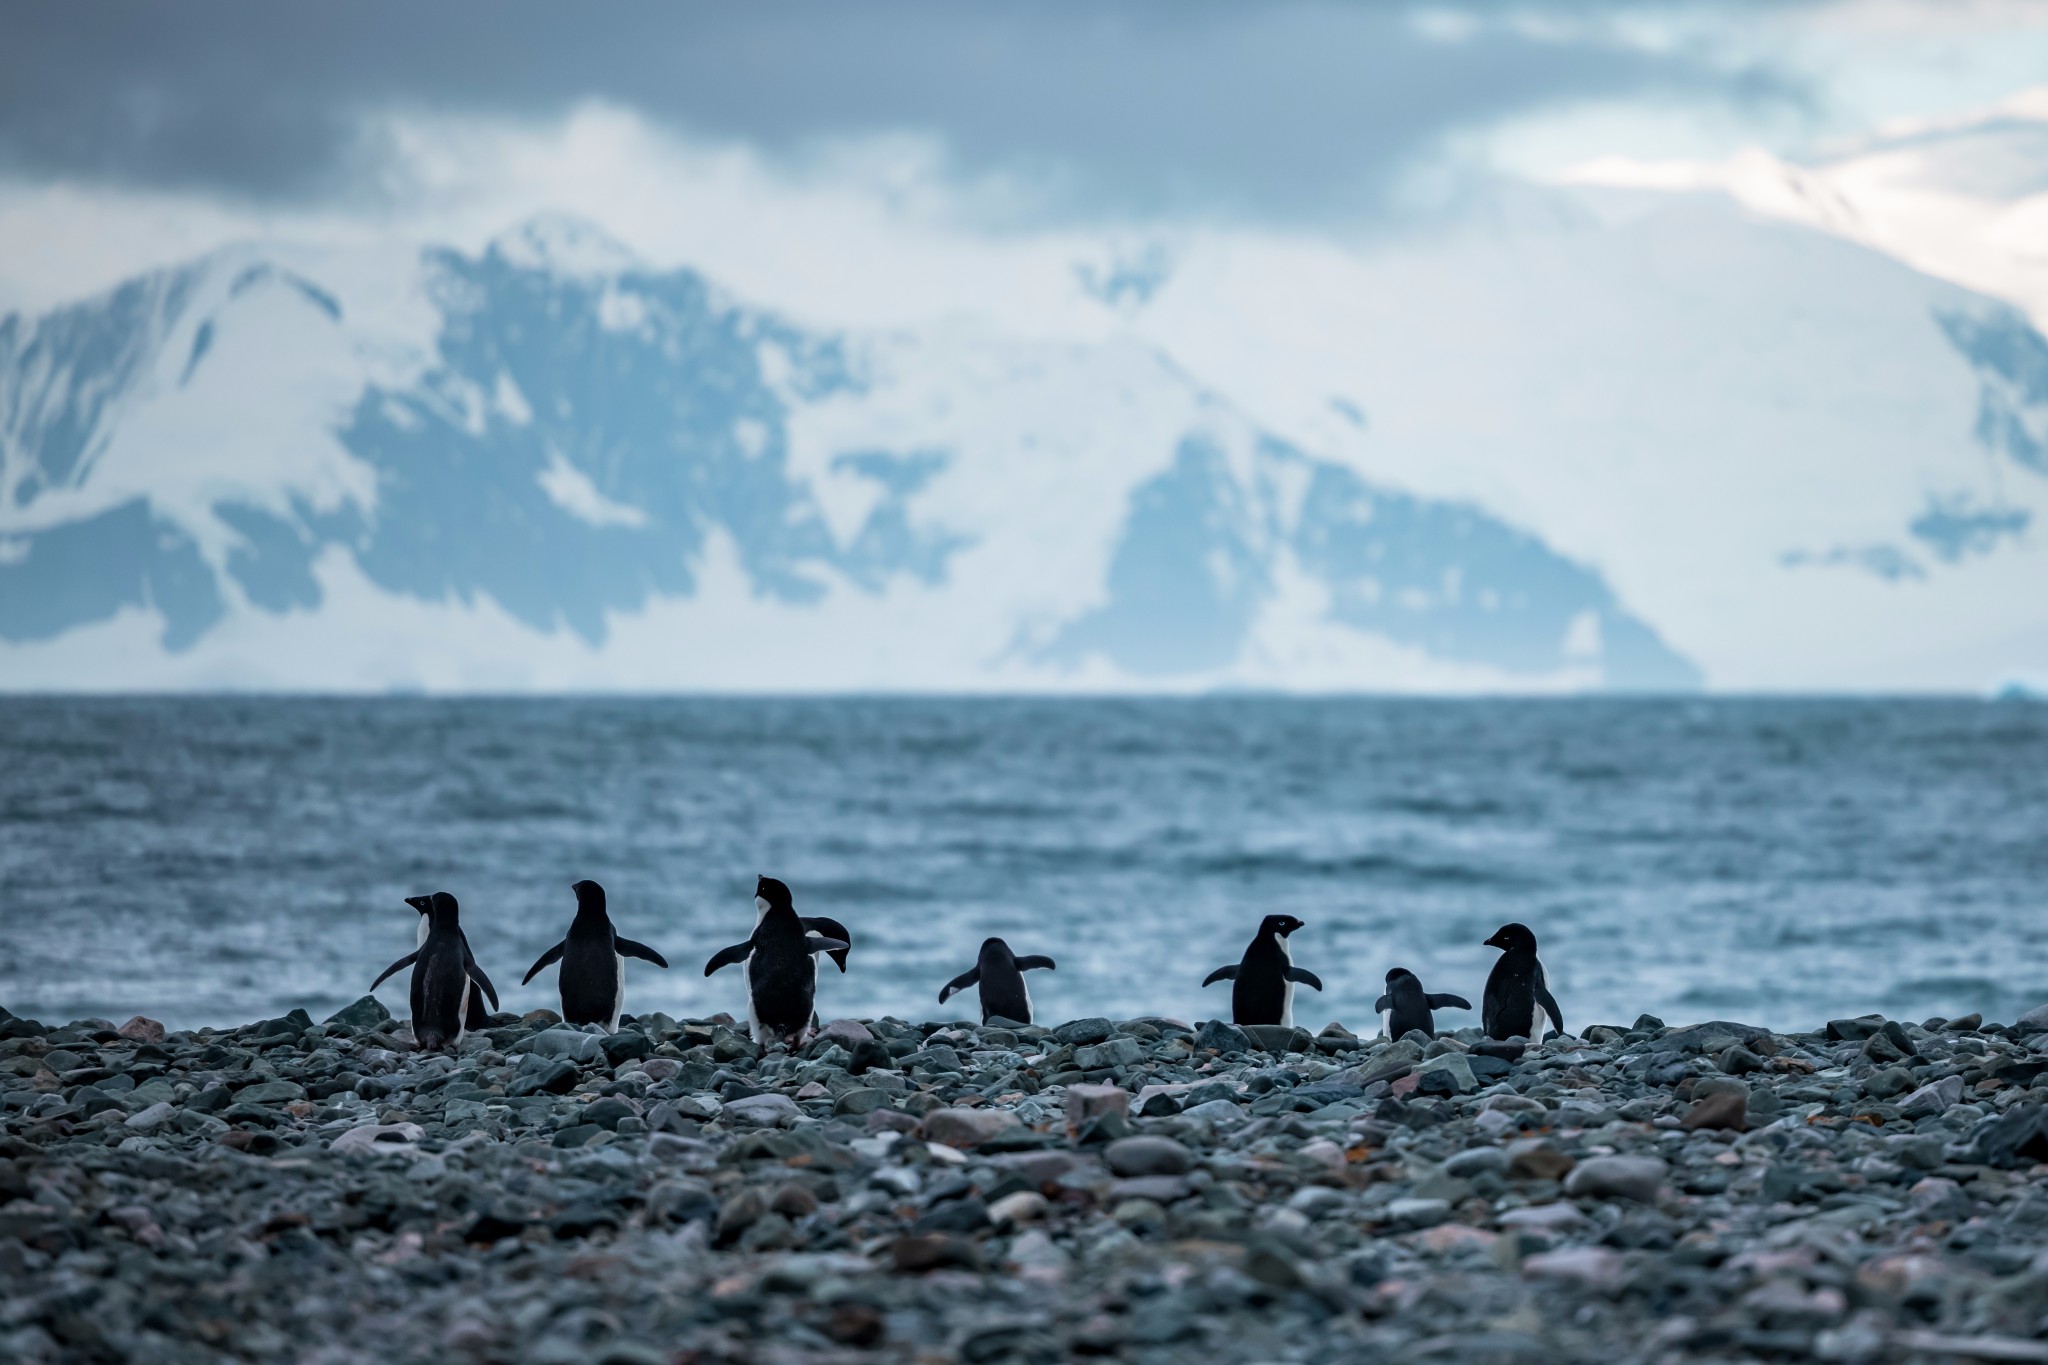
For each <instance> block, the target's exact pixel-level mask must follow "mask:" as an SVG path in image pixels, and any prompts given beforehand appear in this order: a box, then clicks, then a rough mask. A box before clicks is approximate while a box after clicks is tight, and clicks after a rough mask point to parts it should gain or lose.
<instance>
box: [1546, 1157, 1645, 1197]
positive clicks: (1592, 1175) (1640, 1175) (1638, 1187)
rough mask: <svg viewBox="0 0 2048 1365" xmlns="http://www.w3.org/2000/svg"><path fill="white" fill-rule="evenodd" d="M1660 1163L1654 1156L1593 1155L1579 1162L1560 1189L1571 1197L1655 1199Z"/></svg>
mask: <svg viewBox="0 0 2048 1365" xmlns="http://www.w3.org/2000/svg"><path fill="white" fill-rule="evenodd" d="M1666 1169H1667V1168H1666V1166H1665V1165H1664V1162H1663V1161H1662V1160H1661V1159H1659V1158H1657V1157H1654V1156H1596V1157H1590V1158H1588V1159H1587V1160H1585V1161H1582V1162H1580V1163H1579V1164H1578V1165H1576V1166H1574V1167H1573V1168H1572V1172H1571V1174H1570V1175H1568V1176H1566V1177H1565V1179H1564V1192H1565V1193H1566V1194H1568V1195H1570V1196H1571V1197H1572V1198H1574V1199H1633V1200H1635V1201H1636V1202H1637V1203H1640V1204H1653V1203H1655V1202H1656V1201H1657V1191H1658V1190H1660V1189H1662V1188H1663V1185H1664V1175H1665V1171H1666Z"/></svg>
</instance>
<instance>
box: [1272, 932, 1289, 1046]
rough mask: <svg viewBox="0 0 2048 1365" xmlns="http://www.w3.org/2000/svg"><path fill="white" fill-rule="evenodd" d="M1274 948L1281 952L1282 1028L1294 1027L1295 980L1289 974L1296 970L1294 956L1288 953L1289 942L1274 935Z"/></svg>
mask: <svg viewBox="0 0 2048 1365" xmlns="http://www.w3.org/2000/svg"><path fill="white" fill-rule="evenodd" d="M1273 946H1274V947H1276V948H1278V949H1279V950H1280V1027H1281V1028H1293V1027H1294V978H1293V977H1291V976H1289V975H1288V973H1289V972H1291V971H1293V970H1294V954H1292V953H1290V952H1288V951H1287V940H1286V939H1285V938H1282V937H1281V936H1280V935H1279V934H1275V935H1273Z"/></svg>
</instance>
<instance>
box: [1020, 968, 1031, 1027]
mask: <svg viewBox="0 0 2048 1365" xmlns="http://www.w3.org/2000/svg"><path fill="white" fill-rule="evenodd" d="M1017 984H1018V985H1019V986H1020V987H1022V988H1023V991H1024V1017H1023V1018H1022V1019H1019V1020H1018V1021H1017V1022H1018V1023H1020V1024H1028V1023H1030V1022H1031V1020H1032V1017H1033V1014H1034V1009H1033V1006H1032V1004H1031V983H1030V982H1028V981H1026V980H1025V979H1024V977H1023V975H1022V973H1019V974H1018V977H1017Z"/></svg>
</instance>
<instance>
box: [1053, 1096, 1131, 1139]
mask: <svg viewBox="0 0 2048 1365" xmlns="http://www.w3.org/2000/svg"><path fill="white" fill-rule="evenodd" d="M1130 1112H1131V1092H1130V1091H1128V1090H1126V1089H1124V1088H1123V1087H1122V1086H1120V1085H1070V1086H1068V1087H1067V1127H1068V1128H1069V1129H1071V1130H1073V1131H1075V1132H1079V1131H1080V1130H1081V1125H1083V1124H1085V1123H1086V1122H1088V1120H1090V1119H1093V1118H1100V1117H1101V1116H1102V1115H1104V1114H1122V1115H1124V1116H1125V1117H1129V1116H1130Z"/></svg>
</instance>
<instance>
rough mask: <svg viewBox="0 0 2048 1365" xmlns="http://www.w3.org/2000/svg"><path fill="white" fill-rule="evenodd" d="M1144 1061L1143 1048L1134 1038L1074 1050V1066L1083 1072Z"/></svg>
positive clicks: (1110, 1040)
mask: <svg viewBox="0 0 2048 1365" xmlns="http://www.w3.org/2000/svg"><path fill="white" fill-rule="evenodd" d="M1144 1060H1145V1047H1144V1044H1142V1043H1140V1042H1139V1041H1138V1040H1137V1039H1136V1038H1111V1039H1108V1040H1107V1041H1105V1042H1100V1043H1095V1044H1092V1045H1090V1046H1087V1047H1077V1048H1075V1049H1074V1065H1075V1066H1078V1067H1080V1068H1081V1069H1082V1070H1083V1071H1100V1070H1102V1069H1103V1068H1105V1067H1119V1066H1131V1065H1134V1064H1135V1063H1138V1062H1142V1061H1144Z"/></svg>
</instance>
